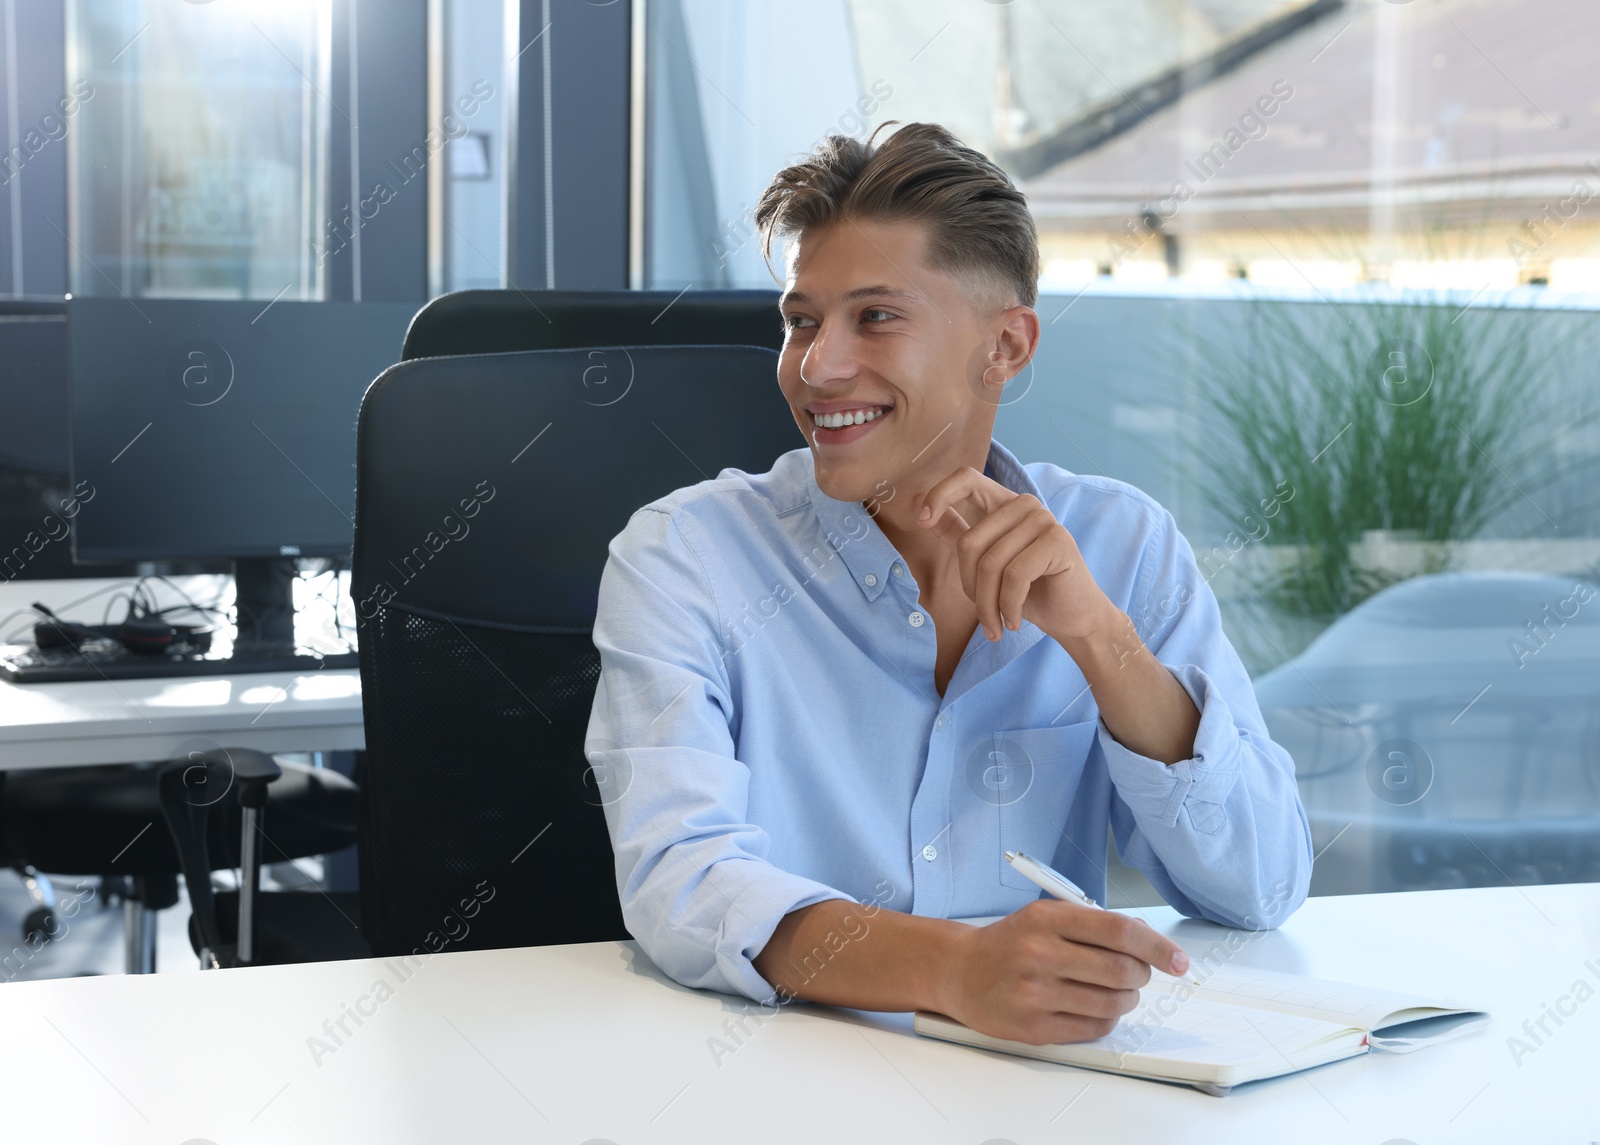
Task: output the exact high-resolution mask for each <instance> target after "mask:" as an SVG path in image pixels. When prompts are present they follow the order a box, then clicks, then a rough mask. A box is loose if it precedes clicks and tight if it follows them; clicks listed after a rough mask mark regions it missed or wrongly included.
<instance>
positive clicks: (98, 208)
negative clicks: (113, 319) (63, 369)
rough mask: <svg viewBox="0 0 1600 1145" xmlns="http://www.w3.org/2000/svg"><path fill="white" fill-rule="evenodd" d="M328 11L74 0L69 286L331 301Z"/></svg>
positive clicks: (326, 1)
mask: <svg viewBox="0 0 1600 1145" xmlns="http://www.w3.org/2000/svg"><path fill="white" fill-rule="evenodd" d="M331 12H332V4H331V0H271V2H266V0H258V2H255V3H228V4H199V5H197V4H165V3H150V2H147V0H146V2H137V3H128V2H126V0H70V2H69V4H68V8H67V21H68V22H67V61H68V62H67V80H68V88H69V90H71V91H74V92H78V93H79V94H80V96H81V98H82V99H83V103H82V107H81V110H80V112H79V115H80V118H81V123H80V124H79V126H78V128H77V130H75V131H73V132H72V133H71V134H70V135H69V136H68V139H69V146H70V148H71V152H70V156H71V158H70V165H69V185H68V201H69V207H70V211H71V226H70V228H69V229H70V231H71V233H72V236H73V237H72V246H71V249H70V254H69V273H68V282H69V284H70V289H71V290H72V292H73V293H75V294H111V293H117V292H120V293H122V294H124V295H127V296H130V297H135V296H148V297H155V296H162V295H166V296H181V297H190V298H196V297H210V298H263V299H271V298H275V297H278V296H280V295H282V296H284V297H289V298H297V299H319V298H323V297H325V289H326V283H325V278H324V274H323V267H322V263H321V260H319V259H318V258H317V257H316V250H317V244H318V243H319V242H320V241H322V239H323V237H324V233H325V229H326V228H325V224H326V221H327V218H328V214H329V204H328V191H327V188H328V172H329V162H330V152H329V140H330V130H329V128H330V124H329V119H330V116H332V115H334V114H336V111H335V109H334V106H333V104H332V103H331V101H330V100H329V99H328V98H327V96H326V95H325V94H324V93H326V92H328V91H329V89H330V62H331V51H330V42H331V33H332V22H331ZM337 114H342V113H337Z"/></svg>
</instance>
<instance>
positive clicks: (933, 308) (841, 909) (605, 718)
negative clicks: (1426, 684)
mask: <svg viewBox="0 0 1600 1145" xmlns="http://www.w3.org/2000/svg"><path fill="white" fill-rule="evenodd" d="M885 126H887V125H885ZM880 130H881V128H880ZM876 139H877V133H876V132H875V133H874V135H873V137H872V139H870V140H868V141H867V142H866V143H862V142H860V141H857V140H854V139H851V138H849V137H846V136H830V137H829V138H828V139H827V140H826V141H825V142H824V143H823V144H821V145H820V146H819V147H818V148H817V149H816V150H815V151H813V152H812V154H811V155H810V156H809V157H808V158H807V159H805V160H804V161H803V162H801V163H799V164H798V165H796V166H793V167H790V168H788V169H786V170H784V171H782V172H780V173H779V174H778V175H777V176H776V177H775V178H774V180H773V182H772V184H771V186H769V187H768V188H767V190H766V192H765V193H764V194H763V196H762V198H761V200H760V202H759V204H758V206H757V209H756V221H757V223H758V224H759V226H760V227H761V229H762V232H763V239H764V243H763V250H764V252H765V253H768V254H770V250H771V243H772V239H773V238H774V236H781V237H785V238H787V239H788V240H789V241H788V243H787V252H786V288H785V290H784V293H783V296H782V298H781V300H780V311H781V314H782V319H783V323H784V327H785V331H786V333H785V343H784V349H783V352H782V355H781V357H780V359H779V365H778V383H779V385H780V386H781V388H782V390H783V394H784V396H785V398H786V399H787V400H788V402H789V405H790V408H791V409H792V411H793V413H794V417H795V421H796V423H797V424H798V425H799V427H800V430H801V433H802V434H803V435H804V437H805V440H806V442H807V447H806V448H804V449H795V450H794V451H792V452H790V453H787V454H784V455H783V456H782V457H780V458H779V459H778V460H777V463H776V464H775V465H774V466H773V468H772V470H771V471H770V472H768V473H763V474H755V475H752V474H748V473H745V472H742V471H740V470H734V469H729V470H724V471H723V472H722V473H721V474H719V475H718V477H717V478H716V479H715V480H713V481H704V482H701V483H700V484H698V485H694V486H692V487H689V488H685V489H680V490H678V491H676V492H675V493H673V494H671V495H670V496H667V497H664V498H662V499H660V500H658V501H656V502H654V503H653V504H651V505H649V506H646V507H645V508H643V509H641V510H639V511H638V512H637V513H635V514H634V515H633V517H632V519H631V520H630V521H629V523H628V525H627V527H626V528H625V529H624V530H623V531H622V532H621V533H620V534H619V535H618V536H617V537H616V538H615V539H614V540H613V541H612V543H611V548H610V557H609V560H608V562H607V564H606V568H605V572H604V575H603V576H602V579H601V584H600V598H599V609H598V615H597V617H596V621H595V629H594V640H595V645H596V647H597V648H598V649H599V652H600V657H601V666H602V671H601V678H600V683H599V687H598V689H597V692H596V696H595V704H594V709H593V713H592V716H591V720H590V725H589V739H588V741H587V743H586V755H587V756H588V758H589V760H590V762H591V764H592V765H593V766H594V767H595V769H596V772H597V773H598V774H600V775H602V776H605V777H608V778H610V779H611V780H612V781H613V782H614V784H615V786H614V787H613V788H612V790H613V792H614V793H615V797H614V798H612V799H610V800H609V801H608V802H607V804H606V807H605V813H606V822H607V825H608V827H609V829H610V833H611V839H612V844H613V848H614V851H615V855H616V868H617V882H618V888H619V891H620V896H621V901H622V910H623V916H624V919H625V921H626V922H627V925H628V929H629V931H630V932H631V933H632V934H633V935H634V937H635V938H636V939H637V940H638V941H639V943H640V945H641V946H642V947H643V949H644V950H645V952H646V953H648V954H649V955H650V956H651V958H653V959H654V960H655V961H656V962H657V963H658V964H659V965H660V966H661V967H662V969H663V970H665V971H666V972H667V973H668V974H669V975H671V976H672V977H673V978H675V979H676V980H678V981H680V982H682V983H684V984H686V985H690V986H699V987H710V988H713V989H718V990H723V991H728V992H734V993H742V994H745V995H747V996H748V997H750V998H752V999H756V1000H758V1001H767V1002H772V1001H773V1000H774V999H776V1000H778V1001H782V1000H787V999H791V998H795V997H799V998H806V999H811V1000H814V1001H819V1002H826V1003H832V1004H836V1005H844V1006H851V1007H857V1008H863V1009H876V1010H896V1011H905V1010H912V1009H927V1010H935V1011H939V1012H942V1013H945V1014H948V1015H950V1016H952V1017H954V1018H956V1019H957V1020H959V1021H961V1022H964V1023H966V1024H967V1025H968V1026H971V1027H972V1028H974V1029H977V1030H980V1031H982V1032H984V1033H988V1034H992V1035H995V1036H999V1037H1010V1038H1017V1039H1020V1040H1022V1041H1027V1042H1031V1043H1034V1044H1042V1043H1046V1042H1064V1041H1075V1040H1082V1039H1087V1038H1093V1037H1099V1036H1102V1035H1104V1034H1106V1033H1108V1032H1109V1031H1110V1030H1111V1028H1112V1027H1113V1026H1114V1025H1115V1023H1116V1020H1117V1018H1118V1017H1119V1016H1120V1015H1122V1014H1124V1013H1126V1012H1127V1011H1128V1010H1130V1009H1131V1008H1132V1007H1133V1006H1134V1005H1135V1003H1136V1002H1137V997H1138V995H1137V990H1138V987H1140V986H1141V985H1143V984H1144V983H1145V982H1147V981H1148V980H1149V977H1150V973H1151V968H1152V967H1154V968H1156V969H1159V970H1161V971H1163V972H1166V973H1173V974H1177V973H1182V972H1183V970H1184V969H1185V968H1186V966H1187V959H1186V957H1185V956H1184V954H1183V952H1182V951H1181V950H1180V949H1179V948H1178V947H1177V946H1176V945H1175V944H1174V943H1172V942H1171V941H1169V940H1167V939H1166V938H1164V937H1163V936H1161V935H1159V934H1157V933H1156V932H1155V931H1154V930H1152V929H1150V928H1149V927H1148V926H1146V925H1144V924H1143V923H1142V922H1139V921H1137V920H1135V919H1132V918H1129V917H1126V916H1123V915H1120V914H1117V913H1115V912H1108V911H1099V910H1094V909H1092V908H1089V907H1087V906H1082V905H1077V904H1072V903H1068V902H1064V901H1060V900H1057V899H1049V898H1046V899H1041V898H1040V896H1039V891H1038V889H1037V888H1036V887H1035V886H1034V885H1033V884H1032V883H1030V882H1028V881H1027V880H1026V879H1024V878H1023V877H1021V875H1019V874H1018V873H1017V872H1016V871H1015V870H1013V869H1012V868H1011V867H1010V866H1009V865H1008V864H1007V863H1006V862H1005V861H1004V860H1003V858H1002V855H1003V852H1005V851H1006V850H1016V851H1022V852H1025V853H1028V854H1030V855H1033V856H1034V857H1036V858H1038V859H1040V860H1042V861H1044V862H1047V863H1051V864H1052V865H1054V866H1055V867H1056V868H1057V869H1058V870H1061V871H1062V872H1063V873H1065V874H1066V875H1067V876H1068V877H1069V878H1071V879H1073V880H1074V881H1075V882H1077V883H1078V884H1079V885H1080V886H1082V887H1083V888H1084V889H1085V890H1087V891H1088V893H1089V894H1090V895H1092V896H1093V897H1095V898H1097V899H1100V900H1102V901H1103V900H1104V897H1105V872H1104V869H1103V861H1104V857H1105V854H1106V835H1107V830H1108V828H1109V830H1110V831H1111V832H1112V833H1113V834H1114V836H1115V839H1116V843H1117V848H1118V851H1119V853H1120V854H1121V855H1122V856H1123V858H1124V860H1125V861H1127V862H1128V863H1130V864H1132V865H1133V866H1135V867H1137V868H1139V869H1140V870H1141V871H1143V872H1144V873H1145V874H1146V875H1147V876H1148V877H1149V878H1150V880H1151V882H1152V883H1153V884H1154V885H1155V886H1156V887H1157V888H1158V889H1159V890H1160V891H1161V892H1162V894H1163V895H1164V896H1165V897H1166V898H1167V900H1168V901H1169V902H1171V903H1172V904H1173V905H1174V906H1176V907H1177V908H1178V909H1179V910H1181V911H1183V912H1184V913H1185V914H1188V915H1197V916H1202V917H1205V918H1209V919H1213V920H1215V921H1218V922H1221V923H1224V924H1227V925H1231V926H1245V927H1251V928H1260V927H1261V926H1264V925H1276V923H1277V922H1279V921H1281V920H1282V918H1284V917H1286V916H1287V914H1288V913H1289V912H1290V911H1292V910H1294V909H1295V908H1296V907H1298V906H1299V904H1300V903H1301V902H1302V901H1303V900H1304V898H1305V895H1306V890H1307V886H1308V883H1309V880H1310V873H1311V853H1310V833H1309V830H1308V827H1307V824H1306V818H1305V813H1304V811H1303V810H1302V809H1301V806H1300V801H1299V798H1298V795H1297V792H1296V789H1295V782H1294V767H1293V764H1292V762H1291V761H1290V759H1289V758H1288V756H1287V754H1286V753H1285V752H1284V751H1283V749H1282V748H1280V747H1278V746H1277V745H1276V744H1274V743H1273V742H1272V741H1271V739H1270V738H1269V737H1268V735H1267V732H1266V729H1265V727H1264V726H1263V724H1262V720H1261V715H1260V711H1259V708H1258V707H1257V704H1256V701H1255V696H1254V693H1253V692H1252V690H1251V686H1250V680H1249V677H1248V676H1247V675H1246V673H1245V671H1244V668H1243V666H1242V665H1241V664H1240V662H1239V658H1238V656H1237V655H1236V654H1235V652H1234V650H1233V648H1232V646H1231V645H1230V644H1229V643H1228V641H1227V639H1226V637H1225V636H1224V635H1223V633H1222V629H1221V624H1220V620H1219V616H1218V611H1217V604H1216V600H1215V598H1214V597H1213V595H1212V593H1211V591H1210V589H1209V588H1208V586H1207V585H1206V583H1205V580H1204V578H1203V577H1202V576H1201V575H1200V573H1199V571H1198V570H1197V568H1196V566H1195V561H1194V556H1193V554H1192V552H1191V551H1190V548H1189V546H1188V544H1187V543H1186V542H1185V541H1184V539H1183V537H1182V536H1181V535H1180V534H1179V533H1178V531H1177V528H1176V526H1175V524H1174V522H1173V519H1172V516H1171V515H1170V514H1169V513H1167V512H1166V511H1165V510H1163V509H1161V508H1160V507H1159V506H1158V505H1157V504H1155V502H1153V501H1152V500H1151V499H1150V498H1148V497H1147V496H1145V495H1144V494H1142V493H1140V492H1139V491H1138V490H1136V489H1134V488H1132V487H1131V486H1129V485H1126V484H1123V483H1121V482H1118V481H1113V480H1110V479H1108V478H1103V477H1082V476H1078V475H1074V474H1071V473H1068V472H1067V471H1065V470H1063V469H1060V468H1058V467H1057V466H1055V465H1051V464H1048V463H1035V464H1031V465H1028V466H1023V465H1021V464H1019V463H1018V461H1017V460H1016V458H1014V457H1013V456H1012V455H1011V454H1010V453H1009V452H1008V451H1007V450H1006V449H1005V448H1004V447H1002V446H1001V445H1000V444H999V443H998V442H996V441H994V440H993V439H992V437H991V434H992V430H993V426H994V417H995V411H996V409H997V406H998V402H999V395H1000V394H1001V392H1002V388H1003V387H1004V385H1005V383H1006V382H1007V381H1008V380H1010V379H1011V378H1013V377H1015V376H1016V375H1017V374H1018V372H1019V371H1021V370H1022V369H1023V368H1024V367H1025V366H1026V365H1027V363H1028V362H1029V360H1030V359H1031V358H1032V356H1033V353H1034V349H1035V347H1036V346H1037V344H1038V340H1039V319H1038V316H1037V315H1036V314H1035V312H1034V310H1033V303H1034V301H1035V299H1036V295H1037V286H1036V283H1037V278H1038V246H1037V238H1036V235H1035V231H1034V226H1033V221H1032V218H1031V216H1030V215H1029V213H1028V209H1027V205H1026V202H1025V201H1024V199H1023V196H1022V194H1021V193H1020V192H1019V191H1017V190H1016V189H1015V187H1013V186H1012V184H1011V182H1010V181H1009V179H1007V177H1006V176H1005V174H1004V173H1003V172H1002V171H1001V170H1000V169H999V168H998V167H996V166H994V165H993V164H992V163H990V162H989V161H988V160H987V159H985V158H984V157H983V156H982V155H981V154H979V153H978V152H976V151H973V150H971V149H969V148H967V147H964V146H963V145H961V144H960V143H959V142H958V141H957V140H956V139H955V138H954V137H953V136H951V135H950V134H949V133H948V132H947V131H945V130H944V129H943V128H941V127H938V126H935V125H931V124H909V125H906V126H903V127H901V128H900V129H899V130H898V131H897V132H895V133H894V134H892V135H890V136H889V137H888V138H887V139H886V140H885V141H883V142H882V143H881V144H879V143H876V142H875V141H876ZM706 415H707V416H709V417H715V416H716V411H714V410H708V411H706ZM863 903H867V904H868V905H862V904H863ZM983 915H1003V916H1005V917H1003V918H1001V919H1000V920H999V921H997V922H995V923H993V924H992V925H989V926H985V927H972V926H970V925H968V924H965V923H959V922H954V921H951V920H952V919H955V918H961V917H974V916H983Z"/></svg>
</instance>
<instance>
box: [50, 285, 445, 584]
mask: <svg viewBox="0 0 1600 1145" xmlns="http://www.w3.org/2000/svg"><path fill="white" fill-rule="evenodd" d="M416 310H417V304H414V303H387V302H383V303H374V302H361V303H352V302H288V301H284V302H275V303H271V304H265V303H263V302H260V301H248V302H246V301H208V300H195V299H153V298H138V299H126V298H75V299H72V300H71V301H70V302H69V303H68V304H67V334H68V340H69V343H70V350H71V357H70V368H71V432H72V442H71V458H72V481H73V494H74V501H75V509H74V519H73V522H72V526H73V528H72V539H73V556H74V558H75V559H77V560H80V561H109V560H152V561H155V560H176V559H205V558H231V559H258V558H263V557H297V556H341V555H347V554H348V553H349V551H350V545H351V540H352V533H353V529H354V526H353V524H352V518H353V517H354V515H355V472H356V470H355V461H356V415H357V412H358V411H359V409H360V405H361V395H362V394H363V393H365V392H366V388H367V386H368V385H369V384H371V382H372V380H373V379H374V378H376V377H377V376H378V374H380V373H381V372H382V371H383V370H384V369H385V368H386V367H388V366H389V365H391V364H393V363H394V362H397V361H399V360H400V346H401V342H402V340H403V339H404V337H405V331H406V325H407V324H408V323H409V321H410V319H411V316H412V314H413V313H414V312H415V311H416Z"/></svg>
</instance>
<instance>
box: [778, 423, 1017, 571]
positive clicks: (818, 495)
mask: <svg viewBox="0 0 1600 1145" xmlns="http://www.w3.org/2000/svg"><path fill="white" fill-rule="evenodd" d="M983 472H984V476H986V477H991V478H993V479H994V480H996V481H998V482H999V483H1000V484H1001V485H1003V486H1005V487H1006V488H1007V489H1009V490H1011V491H1012V492H1013V493H1028V494H1031V495H1032V496H1034V497H1036V498H1038V499H1039V500H1040V501H1041V502H1042V501H1043V500H1044V497H1043V495H1042V494H1041V493H1040V492H1039V486H1038V485H1037V484H1036V483H1035V482H1034V480H1033V478H1032V477H1030V476H1028V471H1027V470H1026V469H1024V468H1023V467H1022V463H1021V462H1020V461H1018V460H1017V459H1016V457H1015V456H1014V455H1013V454H1012V453H1011V451H1010V450H1008V449H1007V448H1006V447H1005V446H1003V445H1001V444H1000V443H999V442H998V441H996V440H995V439H994V438H990V439H989V457H988V460H987V461H985V463H984V467H983ZM806 487H807V491H808V493H809V494H810V498H811V505H812V508H813V509H815V511H816V514H817V523H818V525H820V526H821V528H822V533H823V536H824V537H825V538H826V539H827V542H828V543H829V544H830V545H832V546H833V547H834V548H835V549H836V550H837V551H838V553H839V556H840V557H841V558H842V559H843V561H844V564H845V567H846V568H848V569H849V570H850V575H851V576H853V577H854V578H855V581H856V584H857V585H859V586H860V587H861V591H862V593H864V594H865V595H866V598H867V599H868V600H869V601H872V600H876V599H878V595H879V594H880V593H882V592H883V590H884V589H885V588H887V587H888V585H889V577H890V576H891V575H892V574H891V569H892V567H893V566H894V564H895V563H896V562H900V561H901V556H900V553H899V551H898V550H897V549H896V548H895V547H894V545H893V544H891V543H890V541H889V538H888V537H886V536H884V534H883V530H882V529H880V528H878V525H877V522H875V521H874V520H873V519H872V515H871V514H869V513H868V512H867V509H866V506H864V505H862V504H861V503H860V502H859V501H839V500H836V499H835V498H833V497H830V496H828V495H827V494H826V493H824V492H823V491H822V488H821V486H819V485H818V484H817V467H816V458H815V456H814V455H812V454H811V452H810V451H809V450H808V451H807V455H806ZM908 496H909V494H908Z"/></svg>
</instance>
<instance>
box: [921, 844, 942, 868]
mask: <svg viewBox="0 0 1600 1145" xmlns="http://www.w3.org/2000/svg"><path fill="white" fill-rule="evenodd" d="M922 857H923V858H924V859H927V860H928V862H930V863H931V862H933V861H934V860H935V859H937V858H938V857H939V848H938V847H935V846H934V845H933V844H932V843H929V844H928V845H927V846H926V847H924V848H922Z"/></svg>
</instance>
